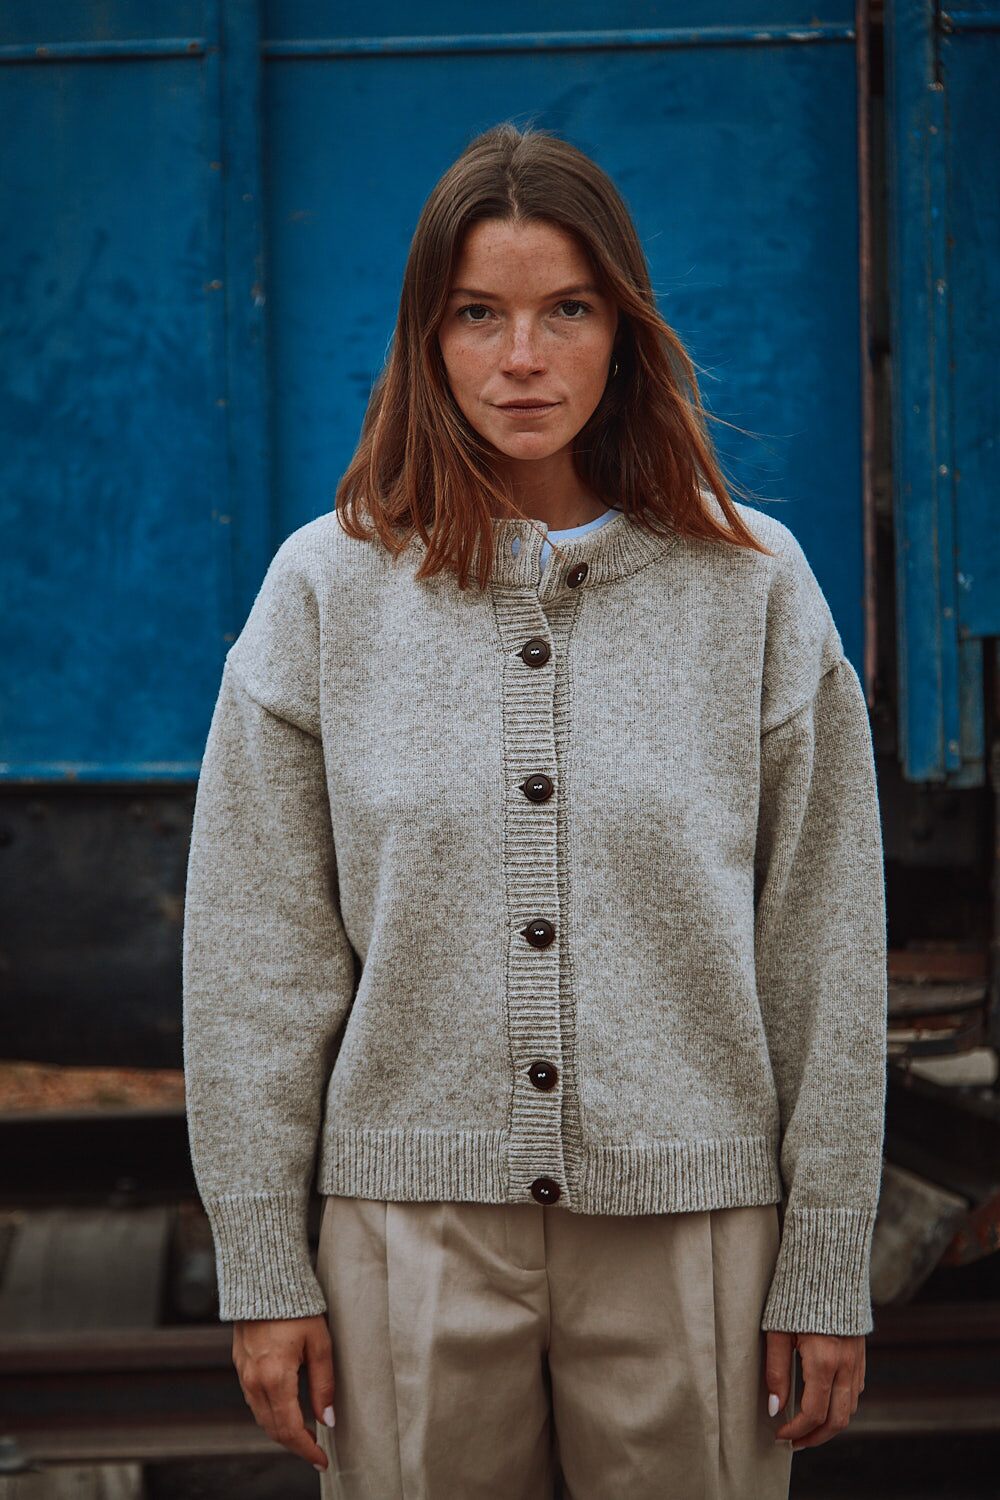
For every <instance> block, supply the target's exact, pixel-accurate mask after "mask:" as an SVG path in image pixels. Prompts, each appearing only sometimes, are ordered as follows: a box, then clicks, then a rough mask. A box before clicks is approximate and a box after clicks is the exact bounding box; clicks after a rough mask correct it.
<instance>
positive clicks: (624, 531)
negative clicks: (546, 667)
mask: <svg viewBox="0 0 1000 1500" xmlns="http://www.w3.org/2000/svg"><path fill="white" fill-rule="evenodd" d="M552 529H558V528H550V527H549V526H548V525H547V523H546V522H544V521H522V520H520V519H518V518H513V519H503V520H501V519H498V518H494V521H493V587H494V588H500V589H512V588H513V589H532V590H537V592H538V595H539V598H541V599H552V598H556V597H558V596H559V595H560V594H563V593H565V592H567V591H569V592H572V590H573V588H574V587H577V586H578V585H571V584H569V583H568V582H567V576H568V575H569V574H570V573H571V572H572V570H573V569H574V568H576V567H578V566H579V565H580V564H581V563H586V565H587V573H586V577H585V579H584V584H585V585H586V586H588V587H589V586H591V585H593V584H596V583H608V582H610V581H612V580H613V579H616V578H627V577H628V576H629V574H631V573H636V572H638V570H639V569H640V568H642V567H644V566H645V565H646V563H649V562H652V561H653V560H654V559H655V558H657V557H661V556H662V555H663V554H664V553H665V552H667V551H668V550H669V549H670V548H671V547H672V546H673V545H674V543H675V542H676V541H677V540H678V533H677V532H675V531H672V530H671V531H670V532H669V533H667V534H665V535H657V534H655V533H653V532H651V531H649V530H648V529H647V528H646V527H644V526H641V525H639V524H638V523H637V522H636V521H634V520H633V519H632V517H631V516H629V515H628V514H626V512H625V511H619V512H618V514H617V515H616V516H613V517H612V519H611V520H610V521H605V523H604V525H603V526H597V527H595V528H594V530H593V531H585V532H584V533H583V535H582V536H579V537H573V538H572V539H570V540H563V541H554V542H552V543H551V546H552V547H553V549H555V548H558V549H559V551H558V552H557V551H555V550H553V552H552V554H551V556H550V557H549V559H548V561H547V563H546V564H545V569H544V571H543V572H542V574H541V578H540V579H539V567H540V563H541V553H542V548H543V546H544V545H545V541H546V539H547V537H548V533H549V531H550V530H552ZM515 542H516V543H518V546H517V548H516V549H515V547H514V545H513V544H514V543H515ZM560 554H561V555H560Z"/></svg>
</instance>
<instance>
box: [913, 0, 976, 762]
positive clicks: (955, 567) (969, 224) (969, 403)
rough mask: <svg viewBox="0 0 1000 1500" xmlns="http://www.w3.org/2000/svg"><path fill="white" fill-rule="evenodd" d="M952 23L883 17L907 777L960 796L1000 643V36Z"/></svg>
mask: <svg viewBox="0 0 1000 1500" xmlns="http://www.w3.org/2000/svg"><path fill="white" fill-rule="evenodd" d="M993 15H994V18H995V15H996V13H995V12H994V13H993ZM973 19H975V20H976V21H977V22H984V23H985V24H984V25H982V26H980V25H978V24H976V25H973V24H972V21H973ZM954 23H955V18H954V17H953V16H952V17H951V18H950V19H949V18H947V17H939V15H938V13H937V8H936V6H935V5H934V4H933V3H932V0H893V3H891V4H889V5H888V6H887V8H886V74H887V76H886V92H887V114H888V119H889V132H888V145H889V184H890V200H891V213H890V226H891V227H890V235H891V237H890V244H889V251H890V297H891V314H892V343H893V372H894V381H893V469H894V504H895V535H896V562H897V572H896V577H897V644H898V661H899V685H898V686H899V726H900V753H901V758H902V764H903V770H904V773H905V775H906V776H907V777H909V778H910V779H911V780H915V781H925V780H926V781H942V782H947V783H949V784H952V785H958V786H969V785H979V784H981V783H982V781H983V778H984V774H985V772H984V725H983V709H982V694H983V686H982V683H983V677H982V672H983V667H982V642H981V637H983V636H986V635H995V634H997V633H998V632H1000V589H998V584H1000V538H998V535H997V528H996V496H997V482H996V475H995V464H993V463H992V462H991V459H992V456H993V454H994V452H995V445H996V441H997V435H998V433H1000V395H998V390H997V382H996V375H995V361H996V349H997V332H998V324H1000V316H998V307H1000V301H998V298H1000V268H998V264H997V255H996V246H997V243H998V239H1000V200H998V196H997V189H996V172H997V162H996V156H997V151H996V142H997V140H998V139H1000V109H998V106H997V98H996V90H995V88H994V87H993V81H994V80H995V78H996V70H997V67H998V65H1000V49H998V41H1000V38H996V37H995V36H994V37H990V38H984V37H983V36H980V35H977V37H976V39H975V42H974V43H973V42H972V41H971V40H970V38H969V36H968V35H967V34H966V33H967V32H968V31H972V30H975V31H980V30H989V29H990V26H991V25H992V22H991V20H990V17H989V15H988V14H987V13H986V11H985V10H984V12H983V13H982V14H981V15H979V16H976V17H973V13H972V12H965V13H963V16H962V18H961V31H960V32H959V30H958V28H956V27H955V24H954ZM946 26H951V27H952V31H951V32H949V31H946V30H945V27H946Z"/></svg>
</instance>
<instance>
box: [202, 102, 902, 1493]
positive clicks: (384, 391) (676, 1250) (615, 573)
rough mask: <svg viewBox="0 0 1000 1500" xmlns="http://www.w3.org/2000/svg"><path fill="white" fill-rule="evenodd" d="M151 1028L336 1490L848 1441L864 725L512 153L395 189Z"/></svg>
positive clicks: (783, 541)
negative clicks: (380, 343)
mask: <svg viewBox="0 0 1000 1500" xmlns="http://www.w3.org/2000/svg"><path fill="white" fill-rule="evenodd" d="M539 403H540V404H539ZM473 564H474V565H475V569H476V576H475V580H474V583H470V577H469V570H470V568H471V566H472V565H473ZM184 985H185V990H184V995H185V1068H186V1074H187V1084H188V1118H189V1128H190V1135H191V1146H192V1156H193V1161H194V1166H195V1170H196V1174H197V1180H198V1186H199V1190H200V1192H201V1196H202V1199H203V1201H204V1204H205V1207H206V1210H207V1212H208V1214H209V1216H210V1219H211V1223H212V1228H213V1233H214V1237H215V1246H216V1256H217V1266H218V1272H219V1286H220V1315H221V1317H222V1318H225V1319H232V1320H233V1321H234V1325H235V1326H234V1361H235V1364H236V1368H237V1371H238V1373H239V1377H240V1380H241V1383H242V1387H243V1390H244V1393H245V1396H246V1399H247V1401H248V1403H249V1405H250V1407H251V1409H252V1411H253V1413H254V1416H255V1417H256V1419H257V1421H258V1422H259V1423H260V1424H261V1425H262V1426H263V1427H264V1428H265V1429H266V1431H267V1432H268V1433H270V1435H271V1436H272V1437H273V1438H275V1440H276V1441H278V1442H280V1443H283V1444H284V1445H285V1446H287V1447H288V1448H289V1449H291V1451H293V1452H295V1453H297V1454H299V1455H301V1456H302V1457H303V1458H305V1459H307V1460H310V1461H312V1462H313V1463H314V1464H315V1465H316V1467H317V1468H319V1469H320V1470H321V1471H322V1472H323V1474H324V1478H323V1480H322V1481H321V1488H322V1489H323V1492H324V1493H325V1494H333V1493H335V1491H334V1489H333V1484H334V1477H333V1474H334V1470H335V1469H337V1468H339V1469H340V1470H341V1471H342V1472H349V1473H352V1474H354V1475H355V1476H356V1477H357V1481H358V1482H357V1485H356V1489H357V1493H358V1494H369V1495H371V1496H372V1497H373V1500H392V1497H403V1496H404V1495H405V1496H406V1497H414V1496H418V1495H419V1496H421V1497H427V1500H468V1497H496V1500H500V1497H503V1500H510V1497H514V1496H517V1497H518V1500H526V1497H538V1500H542V1497H549V1496H551V1495H552V1494H553V1489H554V1486H557V1485H561V1484H565V1486H566V1488H565V1493H566V1494H567V1495H568V1496H572V1500H608V1497H611V1496H625V1495H627V1496H629V1500H647V1497H648V1500H652V1497H653V1496H656V1497H660V1496H662V1495H664V1494H683V1495H684V1496H685V1497H712V1500H732V1497H747V1500H750V1497H752V1500H768V1497H772V1496H785V1495H787V1493H788V1484H789V1477H790V1466H791V1453H792V1451H793V1448H801V1447H807V1446H810V1445H815V1444H818V1443H822V1442H825V1441H827V1440H828V1439H829V1438H830V1437H832V1436H833V1435H834V1434H835V1433H838V1432H840V1431H842V1430H843V1429H844V1428H845V1427H846V1425H847V1424H848V1422H849V1420H850V1417H851V1415H852V1414H853V1412H854V1411H855V1410H856V1409H857V1404H858V1396H859V1392H860V1391H861V1390H862V1389H863V1387H864V1371H865V1339H864V1335H865V1333H866V1332H868V1331H870V1329H871V1328H872V1326H873V1325H872V1319H871V1305H870V1300H869V1281H868V1275H869V1258H870V1245H871V1236H872V1229H873V1225H874V1219H875V1212H876V1206H877V1199H878V1191H879V1182H880V1173H881V1149H882V1130H883V1108H884V1061H885V1055H884V1048H885V1007H886V980H885V905H884V890H883V866H882V847H881V833H880V825H879V813H878V802H877V792H876V783H875V774H874V762H873V756H872V746H871V736H870V729H869V723H868V717H867V711H866V708H865V703H864V698H863V694H862V691H861V687H860V683H859V682H858V678H857V675H856V673H855V671H854V669H853V667H852V666H851V664H850V662H849V661H848V660H847V658H846V657H845V656H844V653H843V648H842V645H841V641H840V637H839V635H838V632H837V628H836V626H835V624H834V622H833V619H832V616H831V614H830V610H829V607H828V605H827V602H826V600H825V598H824V596H823V594H822V592H821V590H820V587H819V584H818V583H817V581H816V578H815V576H814V574H813V573H812V570H811V569H810V566H809V564H808V562H807V561H806V558H805V555H804V553H803V551H802V549H801V547H800V546H799V544H798V543H797V542H796V540H795V538H794V536H793V535H792V533H791V532H790V530H789V529H788V528H787V527H786V526H784V525H783V524H782V523H781V522H779V521H778V520H776V519H774V518H773V517H770V516H767V515H765V514H763V513H762V512H760V511H759V510H756V509H755V508H753V507H751V506H750V505H748V504H742V503H739V502H736V501H734V500H732V499H731V498H730V497H729V495H728V493H727V489H726V485H725V482H724V480H723V476H722V474H721V473H720V470H719V467H718V464H717V460H716V458H715V456H714V454H713V451H712V448H711V444H710V441H709V438H708V437H707V435H706V430H705V413H704V411H703V409H702V407H701V405H700V401H699V397H698V391H697V384H696V380H695V376H694V371H693V367H692V365H691V362H690V360H689V359H688V357H687V356H686V354H685V352H684V350H683V348H682V346H681V344H680V342H679V341H678V339H677V337H676V335H675V334H674V333H673V332H672V331H671V330H670V329H669V328H668V327H667V325H666V324H665V323H664V322H663V321H662V319H661V318H660V316H659V314H658V312H657V311H656V308H655V303H654V296H653V293H652V289H651V286H650V281H649V276H648V271H647V267H646V264H645V260H644V257H643V253H642V250H641V247H640V244H639V240H638V237H637V235H636V231H635V228H634V226H633V224H632V222H631V220H630V218H629V215H628V212H627V210H626V208H625V206H624V204H623V202H622V200H621V198H620V197H619V195H618V193H617V191H616V189H615V188H614V186H613V184H612V183H611V182H610V180H609V179H608V177H607V176H606V175H605V174H604V173H603V172H602V171H601V170H600V169H599V168H598V167H597V166H596V165H595V164H594V163H593V162H592V161H590V160H589V159H588V158H587V157H586V156H584V155H583V154H581V153H580V152H579V151H577V150H575V149H574V148H573V147H571V146H570V145H568V144H567V143H565V142H563V141H561V140H559V139H558V138H556V137H554V136H552V135H550V134H549V133H547V132H544V131H529V132H525V133H521V132H519V131H518V130H516V129H515V128H514V127H513V126H511V125H509V124H504V125H501V126H499V127H497V128H496V129H494V130H491V131H488V132H486V133H485V134H484V135H482V136H480V137H479V138H478V139H476V140H475V141H473V142H472V144H471V145H470V146H469V147H468V148H467V150H466V151H465V152H463V154H462V155H461V157H460V158H459V159H458V160H457V161H456V162H455V163H454V165H453V166H452V167H451V168H450V170H449V171H448V172H447V173H446V174H445V176H444V177H443V178H442V180H441V181H440V182H439V183H438V185H437V187H436V188H435V189H434V191H433V192H432V194H431V196H430V198H429V199H428V202H427V204H426V205H425V207H424V210H423V213H422V215H421V218H420V222H419V224H418V226H417V230H416V233H415V236H414V240H413V244H412V247H411V251H410V256H409V260H408V263H407V267H406V272H405V277H404V284H403V293H402V300H401V306H400V311H399V321H398V325H397V329H396V335H395V341H394V345H393V348H392V353H391V357H390V359H389V361H388V364H387V367H386V369H385V371H384V372H383V373H382V375H381V377H380V379H379V381H378V383H377V385H376V388H375V390H374V392H373V395H372V398H371V402H370V405H369V409H368V412H367V415H366V418H365V423H364V427H363V431H362V438H361V443H360V446H359V449H358V452H357V454H356V456H355V458H354V460H353V462H352V464H351V465H350V467H349V469H348V470H347V472H346V474H345V475H344V476H343V479H342V481H341V484H340V486H339V488H338V492H337V507H336V510H335V511H333V512H331V513H329V514H325V515H321V516H319V517H318V518H317V519H316V520H315V521H312V522H310V523H309V524H308V525H306V526H303V527H301V528H300V529H299V530H297V531H296V532H294V533H293V534H292V535H291V536H290V537H288V538H287V539H286V541H285V542H284V543H283V544H282V546H281V547H280V548H279V549H278V552H277V554H276V555H275V557H274V559H273V561H272V563H271V566H270V568H269V569H268V572H267V576H266V577H265V579H264V582H263V584H262V587H261V590H260V593H259V594H258V596H257V599H256V601H255V603H254V606H253V608H252V610H251V613H250V616H249V618H248V620H247V622H246V625H245V626H244V629H243V631H242V633H241V634H240V636H239V638H238V640H237V641H236V643H235V644H234V645H233V647H232V649H231V650H230V651H229V654H228V656H227V658H226V664H225V668H224V672H223V677H222V684H221V687H220V691H219V698H218V702H217V704H216V708H215V713H214V716H213V720H212V725H211V730H210V733H209V737H208V743H207V745H206V749H205V757H204V762H203V767H202V772H201V779H200V783H199V789H198V797H197V803H196V808H195V817H194V828H193V835H192V843H191V852H190V862H189V869H188V884H187V898H186V913H185V932H184ZM317 1148H318V1160H317V1159H316V1158H317ZM314 1166H315V1170H316V1183H317V1187H318V1191H319V1193H320V1194H321V1195H322V1198H323V1215H322V1222H321V1233H320V1245H319V1254H318V1258H317V1262H316V1266H315V1270H314V1269H313V1266H312V1263H311V1260H310V1255H309V1246H308V1239H307V1233H306V1213H307V1205H308V1193H309V1188H310V1183H311V1180H312V1174H313V1170H314ZM794 1351H797V1352H798V1356H799V1361H800V1364H801V1374H802V1380H803V1388H802V1393H801V1402H800V1408H799V1410H798V1411H797V1412H795V1411H794V1401H793V1385H794V1370H793V1352H794ZM303 1363H304V1364H305V1365H306V1367H307V1372H308V1382H309V1392H310V1401H311V1405H312V1408H313V1415H314V1416H315V1418H316V1423H317V1426H316V1431H315V1436H314V1434H313V1432H312V1431H311V1429H310V1428H309V1427H307V1426H306V1425H305V1423H304V1422H303V1418H302V1412H301V1409H300V1406H299V1402H298V1395H297V1386H298V1372H299V1369H300V1366H301V1365H302V1364H303ZM334 1407H336V1425H335V1426H334V1425H333V1424H334ZM779 1416H780V1418H781V1420H775V1419H776V1418H777V1417H779ZM336 1493H340V1491H336Z"/></svg>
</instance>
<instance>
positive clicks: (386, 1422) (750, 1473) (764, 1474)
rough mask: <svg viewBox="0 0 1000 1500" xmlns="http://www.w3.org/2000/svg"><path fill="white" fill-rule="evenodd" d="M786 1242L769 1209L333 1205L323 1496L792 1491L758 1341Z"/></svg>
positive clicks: (327, 1261)
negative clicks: (330, 1375)
mask: <svg viewBox="0 0 1000 1500" xmlns="http://www.w3.org/2000/svg"><path fill="white" fill-rule="evenodd" d="M779 1237H780V1236H779V1226H778V1211H777V1207H776V1205H774V1204H769V1205H768V1206H767V1207H763V1208H727V1209H713V1210H705V1211H703V1212H697V1213H673V1214H671V1213H665V1214H645V1215H630V1216H619V1215H611V1214H576V1213H570V1212H569V1211H568V1210H567V1209H563V1208H559V1207H558V1206H556V1205H543V1204H530V1203H528V1204H493V1203H439V1202H431V1203H392V1202H390V1203H386V1202H382V1201H376V1200H373V1199H365V1198H347V1197H327V1198H325V1200H324V1205H323V1216H322V1224H321V1231H320V1243H319V1253H318V1257H317V1265H316V1271H317V1276H318V1278H319V1281H320V1284H321V1286H322V1287H323V1291H324V1293H325V1295H326V1298H327V1303H328V1321H329V1326H330V1334H331V1339H332V1343H333V1367H334V1381H335V1394H334V1411H335V1414H336V1425H335V1426H334V1427H333V1428H332V1429H327V1428H326V1427H325V1426H324V1425H323V1424H322V1423H317V1436H318V1441H319V1443H320V1446H321V1447H322V1448H323V1449H324V1451H325V1452H326V1454H327V1456H328V1458H329V1459H330V1468H329V1470H328V1471H327V1472H326V1473H324V1474H323V1476H322V1477H321V1479H320V1495H321V1500H334V1497H336V1500H554V1497H556V1500H557V1497H560V1496H562V1497H564V1500H654V1497H655V1500H786V1497H787V1496H788V1493H789V1483H790V1479H791V1463H792V1452H791V1448H790V1446H789V1445H788V1444H787V1443H779V1442H776V1441H775V1439H774V1436H773V1432H774V1428H776V1427H777V1426H779V1425H780V1422H781V1416H780V1415H779V1416H776V1417H773V1418H772V1417H769V1416H768V1414H767V1391H766V1389H765V1382H764V1352H765V1335H764V1333H763V1332H762V1331H761V1329H760V1318H761V1313H762V1309H763V1306H764V1300H765V1297H766V1294H767V1289H768V1285H769V1283H770V1279H771V1274H772V1271H773V1269H774V1264H775V1261H776V1259H777V1253H778V1242H779ZM786 1411H787V1414H788V1415H789V1416H791V1415H793V1412H794V1397H793V1398H792V1399H790V1400H789V1403H788V1407H787V1408H786ZM338 1470H339V1471H340V1476H339V1478H338V1477H335V1476H336V1475H337V1471H338Z"/></svg>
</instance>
